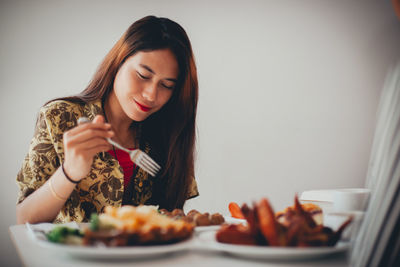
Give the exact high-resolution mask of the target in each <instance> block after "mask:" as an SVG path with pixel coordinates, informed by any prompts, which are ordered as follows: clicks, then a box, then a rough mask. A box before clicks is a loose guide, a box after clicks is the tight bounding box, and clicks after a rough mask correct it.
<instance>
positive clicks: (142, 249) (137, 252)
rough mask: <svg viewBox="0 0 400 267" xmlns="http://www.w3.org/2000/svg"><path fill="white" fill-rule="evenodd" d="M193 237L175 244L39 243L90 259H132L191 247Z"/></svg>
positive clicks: (58, 250) (60, 251)
mask: <svg viewBox="0 0 400 267" xmlns="http://www.w3.org/2000/svg"><path fill="white" fill-rule="evenodd" d="M191 243H192V238H191V239H188V240H186V241H182V242H179V243H175V244H168V245H156V246H131V247H90V246H87V247H86V246H74V245H63V244H57V243H52V242H49V241H43V240H37V244H38V245H39V246H41V247H43V248H45V249H47V250H51V251H53V252H55V253H67V254H69V255H71V256H74V257H77V258H88V259H93V258H95V259H113V258H118V259H132V258H145V257H150V256H151V257H154V256H160V255H164V254H167V253H172V252H177V251H183V250H186V249H189V248H190V244H191Z"/></svg>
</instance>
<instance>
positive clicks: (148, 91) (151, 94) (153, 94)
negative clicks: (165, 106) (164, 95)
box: [142, 84, 157, 102]
mask: <svg viewBox="0 0 400 267" xmlns="http://www.w3.org/2000/svg"><path fill="white" fill-rule="evenodd" d="M142 95H143V97H144V98H145V99H146V100H147V101H149V102H154V101H156V99H157V84H149V85H148V86H146V87H145V88H144V90H143V92H142Z"/></svg>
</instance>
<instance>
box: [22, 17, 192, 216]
mask: <svg viewBox="0 0 400 267" xmlns="http://www.w3.org/2000/svg"><path fill="white" fill-rule="evenodd" d="M197 99H198V83H197V73H196V66H195V62H194V57H193V52H192V48H191V44H190V41H189V39H188V37H187V35H186V32H185V31H184V29H183V28H182V27H181V26H180V25H179V24H177V23H176V22H173V21H171V20H169V19H166V18H158V17H154V16H148V17H145V18H142V19H140V20H138V21H136V22H135V23H133V24H132V25H131V26H130V27H129V28H128V30H127V31H126V32H125V33H124V35H123V36H122V37H121V39H119V40H118V42H117V43H116V44H115V45H114V47H113V48H112V49H111V51H110V52H109V53H108V54H107V56H106V57H105V59H104V60H103V62H102V63H101V65H100V67H99V68H98V70H97V71H96V73H95V75H94V77H93V79H92V81H91V82H90V84H89V85H88V87H87V88H86V89H85V90H84V91H83V92H82V93H81V94H79V95H77V96H73V97H67V98H60V99H56V100H53V101H50V102H48V103H47V104H46V105H45V106H43V107H42V108H41V110H40V113H39V117H38V121H37V124H36V129H35V133H34V137H33V139H32V141H31V145H30V149H29V152H28V154H27V156H26V158H25V160H24V163H23V166H22V169H21V170H20V172H19V173H18V176H17V184H18V186H19V188H20V192H19V198H18V204H17V222H18V223H25V222H30V223H37V222H45V221H49V222H67V221H77V222H82V221H87V220H88V219H89V218H90V215H91V213H93V212H97V213H100V212H102V211H103V209H104V207H105V206H107V205H112V206H121V205H125V204H130V205H139V204H151V205H159V206H160V208H166V209H169V210H171V209H174V208H182V207H183V205H184V203H185V200H186V199H188V198H192V197H195V196H197V195H198V191H197V186H196V182H195V180H194V145H195V120H196V109H197ZM80 117H87V118H89V120H91V121H92V122H90V123H83V124H79V125H78V124H77V121H78V119H79V118H80ZM109 137H110V138H112V139H113V140H115V141H116V142H118V143H120V144H121V145H123V146H125V147H128V148H130V149H135V148H140V149H142V150H143V151H145V152H146V153H147V154H149V155H150V157H152V158H153V159H154V160H155V161H156V162H157V163H159V164H160V165H161V167H162V169H161V171H160V172H159V173H158V174H157V176H156V177H152V176H150V175H148V174H147V173H146V172H144V171H143V170H142V169H141V168H138V167H136V166H134V164H133V163H132V162H131V161H130V160H129V156H128V154H127V153H125V152H123V151H121V150H118V149H116V148H115V147H112V146H111V145H110V144H109V143H108V142H107V141H106V138H109Z"/></svg>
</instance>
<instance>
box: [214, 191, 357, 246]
mask: <svg viewBox="0 0 400 267" xmlns="http://www.w3.org/2000/svg"><path fill="white" fill-rule="evenodd" d="M294 202H295V204H294V205H293V207H292V208H289V209H287V210H286V211H285V223H281V222H280V221H279V219H278V218H277V216H275V213H274V211H273V209H272V207H271V205H270V203H269V201H268V199H266V198H263V199H261V200H260V201H259V202H258V203H254V204H253V207H252V208H250V207H248V206H247V205H246V204H244V205H243V206H242V207H241V213H242V214H243V216H244V217H245V219H246V221H247V225H246V226H244V225H239V226H238V225H226V226H223V227H221V229H220V230H219V231H218V232H217V235H216V238H217V240H218V242H222V243H229V244H242V245H260V246H264V245H268V246H292V247H312V246H334V245H335V244H336V243H337V241H338V240H339V239H340V236H341V234H342V232H343V230H344V229H345V228H346V227H347V226H348V225H349V224H350V223H351V221H352V218H349V219H348V220H347V221H346V222H345V223H343V225H342V226H341V227H339V229H338V230H337V231H333V230H332V229H331V228H329V227H325V226H323V225H321V224H317V223H316V222H315V221H314V219H313V216H312V214H311V213H310V212H308V211H307V210H305V208H303V205H301V204H300V202H299V200H298V198H297V196H295V200H294Z"/></svg>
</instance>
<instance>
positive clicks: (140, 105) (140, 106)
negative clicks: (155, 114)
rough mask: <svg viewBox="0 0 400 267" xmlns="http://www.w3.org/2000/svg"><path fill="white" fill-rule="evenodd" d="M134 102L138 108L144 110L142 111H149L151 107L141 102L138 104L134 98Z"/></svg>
mask: <svg viewBox="0 0 400 267" xmlns="http://www.w3.org/2000/svg"><path fill="white" fill-rule="evenodd" d="M135 103H136V104H137V105H138V107H139V108H140V110H142V111H144V112H147V111H149V110H150V109H151V107H148V106H145V105H142V104H140V103H139V102H137V101H136V100H135Z"/></svg>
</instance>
